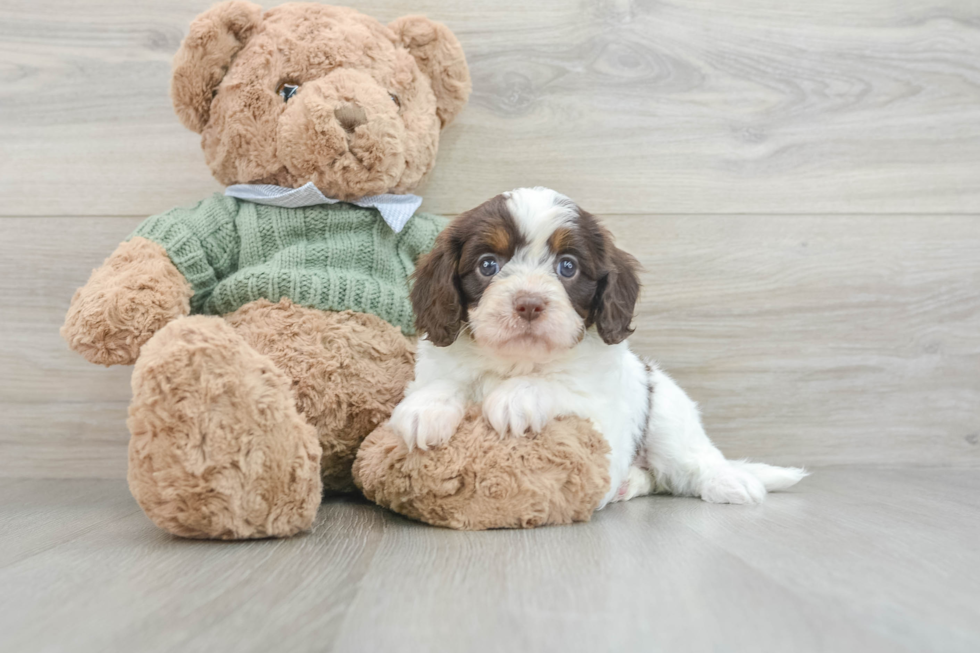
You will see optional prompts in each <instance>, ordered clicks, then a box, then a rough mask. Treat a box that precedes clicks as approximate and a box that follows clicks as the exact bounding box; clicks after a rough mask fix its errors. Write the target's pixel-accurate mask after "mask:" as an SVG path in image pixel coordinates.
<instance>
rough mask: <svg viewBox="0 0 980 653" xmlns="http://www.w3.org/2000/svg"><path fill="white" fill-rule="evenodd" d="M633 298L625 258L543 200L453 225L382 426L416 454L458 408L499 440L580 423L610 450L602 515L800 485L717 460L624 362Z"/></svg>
mask: <svg viewBox="0 0 980 653" xmlns="http://www.w3.org/2000/svg"><path fill="white" fill-rule="evenodd" d="M639 288H640V284H639V280H638V278H637V262H636V259H634V258H633V257H632V256H630V255H629V254H627V253H626V252H623V251H622V250H620V249H618V248H617V247H616V246H615V244H614V243H613V240H612V237H611V236H610V234H609V232H608V231H607V230H606V229H605V228H604V227H603V226H602V225H600V224H599V223H598V221H597V220H596V218H595V217H594V216H592V215H591V214H589V213H587V212H585V211H583V210H582V209H580V208H579V207H578V206H576V205H575V203H574V202H572V201H571V200H570V199H568V198H567V197H565V196H564V195H561V194H559V193H556V192H555V191H552V190H548V189H546V188H521V189H518V190H515V191H511V192H509V193H504V194H503V195H498V196H497V197H495V198H493V199H491V200H490V201H488V202H485V203H484V204H482V205H480V206H478V207H477V208H475V209H473V210H472V211H469V212H467V213H464V214H462V215H460V216H459V217H458V218H456V219H455V220H454V221H453V222H452V223H451V224H450V225H449V227H448V228H447V229H446V230H445V231H444V232H443V233H442V234H441V235H440V236H439V238H438V240H437V242H436V246H435V249H433V251H432V252H431V253H429V254H428V256H427V257H426V258H425V259H423V260H422V261H421V263H420V265H419V267H418V268H417V271H416V274H415V286H414V287H413V289H412V303H413V304H414V307H415V313H416V324H417V326H418V330H419V332H420V333H424V334H426V338H424V339H423V340H421V341H420V342H419V349H418V359H417V363H416V372H415V380H414V381H413V382H412V383H411V384H410V385H409V387H408V391H407V393H406V395H405V399H404V400H403V401H402V402H401V403H400V404H399V405H398V406H397V407H396V408H395V411H394V413H393V414H392V417H391V425H392V427H394V429H395V430H396V431H397V432H398V433H400V434H401V435H402V437H404V438H405V441H406V443H407V444H408V446H409V447H410V448H411V447H419V448H420V449H426V448H428V447H435V446H438V445H439V444H441V443H443V442H445V441H446V440H447V439H448V438H450V437H451V436H452V434H453V433H454V432H455V431H456V428H457V427H458V425H459V423H460V420H461V419H462V417H463V412H464V406H465V405H466V404H467V403H481V404H482V405H483V414H484V417H485V418H486V419H487V420H488V422H489V423H490V424H491V425H492V426H493V428H494V429H495V430H496V431H497V432H498V433H500V435H501V436H513V437H521V436H524V435H525V434H526V433H528V432H529V431H530V432H532V433H534V432H538V431H540V430H541V428H542V427H543V426H544V425H545V423H547V422H548V420H550V419H551V418H553V417H555V416H557V415H578V416H581V417H585V418H589V419H591V420H592V422H593V423H594V424H595V426H596V428H597V429H598V430H599V431H600V432H601V433H602V435H603V436H604V437H605V438H606V440H607V441H608V442H609V445H610V447H611V449H612V453H611V454H610V460H609V471H610V475H611V478H612V486H611V488H610V490H609V493H608V494H607V495H606V497H605V498H604V500H603V502H602V505H603V506H604V505H606V504H607V503H609V502H610V501H613V500H621V499H628V498H631V497H633V496H637V495H639V494H648V493H650V492H672V493H674V494H681V495H690V496H699V497H701V498H702V499H704V500H705V501H712V502H717V503H754V502H758V501H761V500H762V499H763V497H764V496H765V494H766V490H779V489H783V488H787V487H789V486H791V485H793V484H794V483H796V482H797V481H799V480H800V479H801V478H803V476H804V475H805V472H804V471H803V470H802V469H796V468H782V467H773V466H770V465H764V464H761V463H749V462H744V461H728V460H725V457H724V456H723V455H722V454H721V452H720V451H718V449H717V448H716V447H715V446H714V445H713V444H712V443H711V441H710V440H709V439H708V436H707V435H705V433H704V429H703V428H702V426H701V419H700V416H699V415H698V410H697V406H696V405H695V403H694V402H693V401H691V399H690V398H689V397H688V396H687V395H686V394H685V393H684V391H683V390H681V389H680V387H678V386H677V384H676V383H674V381H673V380H671V379H670V377H668V376H667V375H666V374H664V373H663V372H662V371H660V370H659V369H658V368H657V367H656V366H655V365H654V364H652V363H649V362H644V361H641V360H640V359H639V358H638V357H637V356H636V355H635V354H634V353H633V352H631V351H630V350H629V347H628V346H627V344H626V341H625V340H626V338H627V336H629V334H630V333H632V329H631V328H630V322H631V320H632V318H633V308H634V306H635V304H636V299H637V295H638V293H639ZM600 507H601V506H600Z"/></svg>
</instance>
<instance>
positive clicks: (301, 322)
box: [225, 299, 415, 491]
mask: <svg viewBox="0 0 980 653" xmlns="http://www.w3.org/2000/svg"><path fill="white" fill-rule="evenodd" d="M225 319H226V320H227V322H228V324H230V325H231V326H232V328H234V329H235V331H236V332H237V333H238V334H239V335H241V336H242V338H244V340H245V342H246V343H248V344H249V345H250V346H251V347H252V348H254V349H255V350H256V351H258V352H261V353H262V354H264V355H265V356H268V357H269V359H270V360H271V361H272V362H273V363H274V364H275V366H276V368H277V369H279V370H281V371H282V372H283V373H285V374H286V376H287V377H289V379H290V382H291V390H292V397H293V399H294V401H295V403H296V408H297V410H298V411H299V413H300V414H301V415H302V416H303V417H304V418H305V419H306V421H307V422H309V423H310V424H311V425H313V427H314V428H315V429H316V432H317V437H318V438H319V441H320V445H321V446H322V448H323V455H322V456H321V459H320V467H321V474H322V476H323V485H324V488H325V489H327V490H333V491H349V490H353V489H354V484H353V481H352V479H351V464H352V463H353V462H354V455H355V453H356V452H357V447H358V446H359V445H360V444H361V441H362V440H363V439H364V437H365V436H367V434H368V433H370V432H371V431H372V430H374V428H375V427H377V426H378V425H379V424H381V423H383V422H385V421H386V420H387V419H388V416H389V415H391V411H392V409H393V408H394V407H395V404H397V403H398V402H399V401H400V400H401V398H402V395H403V394H404V392H405V386H406V385H407V384H408V382H409V381H410V380H411V379H412V376H413V375H414V365H415V344H414V342H413V341H412V340H410V339H408V338H405V337H404V336H403V335H402V334H401V333H399V331H398V329H396V328H394V327H393V326H391V325H390V324H388V323H387V322H385V321H384V320H382V319H380V318H378V317H376V316H374V315H368V314H365V313H355V312H352V311H342V312H331V311H318V310H315V309H311V308H305V307H302V306H297V305H295V304H293V303H292V302H290V301H289V300H286V299H283V300H282V301H280V302H278V303H272V302H269V301H266V300H259V301H256V302H252V303H251V304H246V305H245V306H243V307H242V308H240V309H238V310H237V311H235V312H234V313H232V314H231V315H228V316H226V317H225Z"/></svg>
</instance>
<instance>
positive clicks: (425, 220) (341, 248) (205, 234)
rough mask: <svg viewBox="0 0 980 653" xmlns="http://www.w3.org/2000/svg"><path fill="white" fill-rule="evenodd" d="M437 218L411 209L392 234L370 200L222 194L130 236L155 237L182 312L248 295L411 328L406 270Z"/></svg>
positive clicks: (216, 307)
mask: <svg viewBox="0 0 980 653" xmlns="http://www.w3.org/2000/svg"><path fill="white" fill-rule="evenodd" d="M446 222H447V221H446V220H445V219H444V218H439V217H437V216H433V215H428V214H425V213H417V214H415V216H414V217H412V219H411V220H409V221H408V224H407V225H405V228H404V229H403V230H402V231H401V232H400V233H395V232H394V231H392V229H391V227H389V226H388V225H387V224H386V223H385V222H384V220H382V218H381V215H380V214H379V213H378V211H377V209H370V208H369V209H366V208H361V207H358V206H354V205H353V204H347V203H339V204H323V205H317V206H309V207H303V208H297V209H290V208H283V207H277V206H266V205H262V204H255V203H253V202H247V201H244V200H238V199H235V198H233V197H226V196H224V195H221V194H215V195H214V196H212V197H210V198H208V199H206V200H203V201H201V202H200V203H198V204H197V205H196V206H194V207H192V208H178V209H173V210H171V211H168V212H167V213H163V214H161V215H157V216H153V217H151V218H148V219H147V220H146V221H144V222H143V224H141V225H140V226H139V227H137V229H136V231H135V232H133V234H132V236H130V237H131V238H132V237H134V236H142V237H143V238H146V239H147V240H152V241H154V242H156V243H158V244H160V245H161V246H162V247H163V248H164V249H165V250H166V251H167V255H168V256H169V257H170V260H172V261H173V263H174V265H175V266H176V267H177V269H178V270H180V272H181V273H182V274H183V275H184V276H185V277H186V278H187V281H188V282H189V283H190V284H191V287H192V288H193V290H194V296H193V297H192V298H191V312H192V313H203V314H208V315H224V314H227V313H231V312H233V311H235V310H237V309H238V308H240V307H242V306H244V305H245V304H247V303H249V302H251V301H254V300H256V299H268V300H269V301H273V302H276V301H279V300H280V299H282V298H283V297H286V298H288V299H290V300H292V301H293V302H294V303H296V304H300V305H303V306H312V307H314V308H319V309H323V310H331V311H343V310H352V311H357V312H359V313H372V314H374V315H377V316H378V317H380V318H382V319H383V320H386V321H387V322H389V323H390V324H393V325H394V326H396V327H399V328H400V329H401V330H402V332H403V333H405V334H406V335H412V334H413V333H414V325H413V316H412V305H411V302H410V301H409V298H408V288H409V275H411V273H412V272H413V271H414V269H415V262H416V260H417V259H418V257H419V256H420V255H422V254H424V253H425V252H427V251H429V250H430V249H431V248H432V245H433V243H434V241H435V238H436V235H437V234H438V233H439V231H441V230H442V228H443V227H444V226H445V225H446Z"/></svg>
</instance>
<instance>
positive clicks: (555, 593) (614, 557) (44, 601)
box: [0, 467, 980, 653]
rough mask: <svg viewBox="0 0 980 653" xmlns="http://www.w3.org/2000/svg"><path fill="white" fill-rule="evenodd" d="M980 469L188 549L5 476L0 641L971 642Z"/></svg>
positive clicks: (979, 631)
mask: <svg viewBox="0 0 980 653" xmlns="http://www.w3.org/2000/svg"><path fill="white" fill-rule="evenodd" d="M977 497H980V476H978V475H977V474H976V472H975V471H972V470H935V469H932V470H899V469H890V470H888V469H878V470H872V469H867V468H861V467H849V468H837V469H834V468H824V469H818V470H816V473H815V474H814V475H813V476H811V477H810V478H808V479H806V480H805V481H803V483H802V484H801V485H800V486H798V487H797V488H794V489H793V490H792V491H791V492H789V493H782V494H773V495H770V496H769V497H768V498H767V500H766V503H764V504H763V505H761V506H757V507H744V506H717V505H709V504H705V503H703V502H700V501H698V500H696V499H678V498H673V497H644V498H640V499H635V500H633V501H631V502H629V503H627V504H615V505H613V506H611V507H609V508H607V509H605V510H604V511H602V512H600V513H598V514H597V515H596V516H595V517H594V518H593V520H592V522H590V523H588V524H581V525H576V526H567V527H555V528H544V529H539V530H533V531H490V532H482V533H460V532H454V531H447V530H443V529H437V528H431V527H427V526H423V525H420V524H415V523H412V522H408V521H406V520H404V519H402V518H400V517H397V516H395V515H392V514H390V513H386V512H383V511H381V510H380V509H378V508H376V507H374V506H371V505H367V504H362V503H358V502H351V501H328V502H327V503H325V504H324V505H323V506H322V507H321V510H320V514H319V516H318V518H317V522H316V525H315V527H314V530H313V532H312V533H311V534H309V535H305V536H300V537H297V538H293V539H290V540H285V541H276V540H267V541H258V542H245V543H221V542H192V541H187V540H177V539H174V538H171V537H169V536H167V535H166V534H164V533H163V532H161V531H159V530H158V529H156V528H155V527H154V526H153V525H152V524H151V523H150V522H149V520H148V519H146V517H144V516H143V515H142V514H141V513H139V512H137V511H135V510H136V509H135V505H134V504H133V503H132V500H131V499H130V498H129V496H128V492H127V490H126V487H125V483H123V482H121V481H92V480H88V481H65V480H53V481H49V480H0V524H2V525H3V530H2V531H0V587H2V588H3V591H0V649H3V650H11V651H23V652H25V653H28V652H31V651H41V650H65V649H69V648H70V649H71V650H73V651H79V652H80V653H84V652H86V651H104V650H140V651H153V652H157V651H160V652H162V651H178V650H179V651H186V650H213V649H214V648H220V649H226V648H232V647H233V648H234V649H235V650H237V651H243V652H247V651H268V650H270V649H275V650H280V649H281V650H290V651H298V652H301V651H323V650H332V651H344V652H347V651H351V652H354V651H388V650H392V651H410V652H411V651H427V652H431V653H440V652H442V651H454V652H455V651H474V652H476V653H480V652H490V651H540V652H542V653H548V652H551V651H562V652H571V653H574V652H577V651H606V650H616V651H624V652H631V651H660V650H668V651H669V650H684V651H717V650H733V651H741V650H760V651H771V650H786V651H799V652H801V653H808V652H810V651H834V652H835V653H838V652H839V653H847V652H850V651H861V652H862V653H870V652H877V651H883V652H884V651H887V652H888V653H894V652H896V651H897V652H903V651H910V652H911V651H915V652H920V651H937V652H938V651H942V652H943V653H958V652H961V651H962V652H964V653H966V652H972V651H975V650H977V648H978V647H980V627H978V623H980V571H978V570H980V551H978V549H977V547H976V545H975V543H976V539H977V537H978V536H980V530H978V526H977V524H978V523H980V520H978V518H980V500H978V499H977Z"/></svg>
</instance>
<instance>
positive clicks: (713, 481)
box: [700, 465, 766, 503]
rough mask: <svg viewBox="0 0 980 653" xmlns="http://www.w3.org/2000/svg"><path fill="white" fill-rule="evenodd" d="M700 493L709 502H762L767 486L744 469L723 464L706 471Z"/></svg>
mask: <svg viewBox="0 0 980 653" xmlns="http://www.w3.org/2000/svg"><path fill="white" fill-rule="evenodd" d="M700 494H701V498H702V499H704V500H705V501H707V502H709V503H760V502H761V501H762V500H763V499H764V498H765V497H766V487H765V486H764V485H763V484H762V482H761V481H760V480H759V479H757V478H756V477H755V476H753V475H752V474H750V473H749V472H747V471H745V470H743V469H739V468H737V467H733V466H732V465H721V466H719V467H715V468H713V469H711V470H709V471H707V472H705V473H704V475H703V477H702V480H701V493H700Z"/></svg>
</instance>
